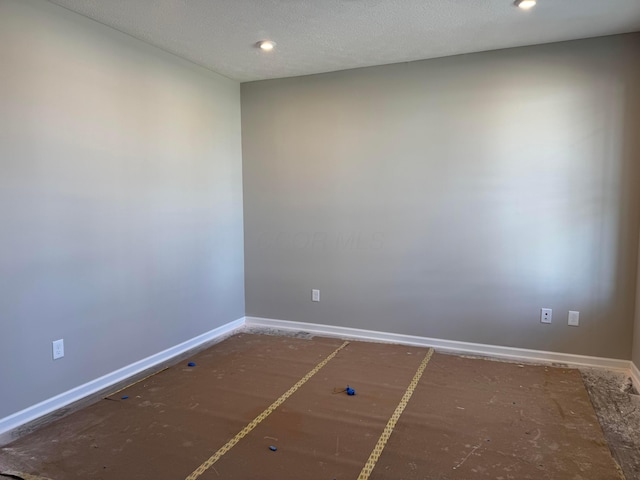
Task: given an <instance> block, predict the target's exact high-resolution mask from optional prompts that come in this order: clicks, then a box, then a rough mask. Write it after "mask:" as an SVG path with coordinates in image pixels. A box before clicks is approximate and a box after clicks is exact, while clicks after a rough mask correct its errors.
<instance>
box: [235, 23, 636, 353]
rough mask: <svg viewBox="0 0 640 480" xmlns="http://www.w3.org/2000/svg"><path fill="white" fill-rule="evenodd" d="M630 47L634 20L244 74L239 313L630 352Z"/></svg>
mask: <svg viewBox="0 0 640 480" xmlns="http://www.w3.org/2000/svg"><path fill="white" fill-rule="evenodd" d="M638 58H640V35H638V34H634V35H624V36H614V37H606V38H599V39H591V40H583V41H577V42H567V43H558V44H549V45H543V46H535V47H528V48H519V49H511V50H503V51H495V52H488V53H481V54H474V55H465V56H458V57H450V58H444V59H436V60H428V61H422V62H413V63H407V64H397V65H389V66H382V67H374V68H366V69H359V70H351V71H344V72H338V73H331V74H324V75H315V76H308V77H299V78H291V79H283V80H273V81H262V82H254V83H245V84H242V89H241V91H242V130H243V133H242V136H243V171H244V175H243V179H244V192H245V195H244V218H245V282H246V284H245V287H246V313H247V315H249V316H261V317H270V318H278V319H284V320H295V321H305V322H313V323H325V324H331V325H338V326H348V327H355V328H363V329H371V330H382V331H389V332H395V333H402V334H411V335H422V336H427V337H438V338H443V339H451V340H459V341H469V342H479V343H487V344H495V345H505V346H512V347H523V348H533V349H541V350H551V351H558V352H565V353H574V354H586V355H595V356H603V357H611V358H619V359H629V358H631V348H632V330H633V317H634V304H635V295H636V265H637V261H636V259H637V255H638V219H639V206H640V202H639V198H638V195H639V192H640V169H639V163H640V162H639V153H640V152H639V148H638V144H637V142H636V138H637V137H638V131H640V119H639V116H640V111H639V109H638V108H637V105H638V95H639V91H638V89H640V62H639V61H638ZM312 288H318V289H320V291H321V301H320V302H319V303H313V302H311V295H310V290H311V289H312ZM541 307H549V308H553V313H554V318H553V323H552V324H551V325H543V324H541V323H540V320H539V318H540V308H541ZM569 310H578V311H580V321H581V326H580V327H579V328H575V327H569V326H567V315H568V311H569Z"/></svg>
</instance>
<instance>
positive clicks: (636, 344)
mask: <svg viewBox="0 0 640 480" xmlns="http://www.w3.org/2000/svg"><path fill="white" fill-rule="evenodd" d="M639 161H640V159H639ZM632 360H633V363H635V365H636V367H637V368H638V369H640V238H639V239H638V280H637V284H636V317H635V324H634V327H633V356H632Z"/></svg>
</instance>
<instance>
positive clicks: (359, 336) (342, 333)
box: [245, 317, 631, 372]
mask: <svg viewBox="0 0 640 480" xmlns="http://www.w3.org/2000/svg"><path fill="white" fill-rule="evenodd" d="M245 318H246V326H247V328H252V327H253V328H256V327H257V328H259V327H264V328H275V329H282V330H295V331H303V332H310V333H316V334H318V335H325V336H330V337H339V338H345V339H354V340H366V341H374V342H389V343H396V344H402V345H414V346H422V347H433V348H435V349H436V350H440V351H446V352H454V353H463V354H467V355H469V354H470V355H481V356H490V357H495V358H501V359H506V360H512V361H526V362H536V363H545V364H548V363H560V364H564V365H571V366H575V367H596V368H606V369H609V370H619V371H625V372H628V371H629V365H630V363H631V362H630V361H629V360H618V359H615V358H601V357H590V356H586V355H574V354H570V353H558V352H545V351H542V350H528V349H524V348H513V347H502V346H497V345H485V344H481V343H469V342H458V341H455V340H442V339H438V338H429V337H419V336H415V335H403V334H399V333H388V332H378V331H373V330H362V329H359V328H348V327H336V326H333V325H321V324H315V323H304V322H293V321H289V320H277V319H272V318H261V317H245Z"/></svg>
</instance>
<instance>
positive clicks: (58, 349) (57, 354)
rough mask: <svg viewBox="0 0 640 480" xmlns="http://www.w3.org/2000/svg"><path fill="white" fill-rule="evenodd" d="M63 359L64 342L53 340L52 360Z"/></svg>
mask: <svg viewBox="0 0 640 480" xmlns="http://www.w3.org/2000/svg"><path fill="white" fill-rule="evenodd" d="M62 357H64V340H63V339H60V340H55V341H54V342H53V359H54V360H57V359H59V358H62Z"/></svg>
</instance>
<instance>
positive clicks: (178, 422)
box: [0, 334, 622, 480]
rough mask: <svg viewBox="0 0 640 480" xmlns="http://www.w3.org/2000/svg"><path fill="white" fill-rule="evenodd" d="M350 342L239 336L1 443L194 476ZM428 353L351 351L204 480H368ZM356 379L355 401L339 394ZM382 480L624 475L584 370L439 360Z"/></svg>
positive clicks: (385, 459) (134, 471)
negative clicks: (363, 478)
mask: <svg viewBox="0 0 640 480" xmlns="http://www.w3.org/2000/svg"><path fill="white" fill-rule="evenodd" d="M342 343H343V342H342V341H341V340H338V339H327V338H318V337H316V338H313V339H302V338H294V337H277V336H267V335H252V334H240V335H237V336H234V337H232V338H230V339H228V340H225V341H224V342H221V343H219V344H217V345H215V346H213V347H212V348H210V349H208V350H206V351H204V352H201V353H199V354H197V355H196V356H194V357H193V358H192V359H190V360H191V361H193V362H195V363H196V366H195V367H188V366H187V364H186V361H185V362H182V363H181V364H180V365H176V366H174V367H172V368H170V369H168V370H165V371H163V372H161V373H159V374H157V375H155V376H153V377H150V378H148V379H145V380H144V381H142V382H139V383H137V384H134V385H132V386H130V387H128V388H126V389H125V390H123V391H121V392H118V393H117V394H114V395H112V396H111V397H109V399H105V400H102V401H100V402H99V403H96V404H94V405H92V406H90V407H88V408H86V409H84V410H82V411H79V412H76V413H74V414H72V415H70V416H68V417H66V418H63V419H61V420H59V421H57V422H54V423H52V424H50V425H48V426H46V427H44V428H42V429H40V430H38V431H36V432H34V433H32V434H30V435H27V436H25V437H23V438H21V439H19V440H17V441H16V442H13V443H12V444H10V445H8V446H6V447H5V448H2V449H0V472H2V471H8V470H10V471H15V472H25V473H26V474H31V475H39V476H43V477H47V478H50V479H52V480H63V479H105V480H106V479H126V480H136V479H153V480H162V479H171V480H184V479H185V478H187V476H189V475H190V474H191V473H192V472H193V471H194V470H196V469H197V468H198V466H200V465H201V464H202V463H203V462H205V461H206V460H207V459H208V458H209V457H211V455H212V454H214V453H215V452H216V451H217V450H218V449H219V448H220V447H222V446H223V445H224V444H225V443H226V442H228V441H229V440H230V439H231V438H233V437H234V436H235V435H236V434H238V432H240V431H241V430H242V429H243V428H244V427H245V426H246V425H247V424H249V422H251V421H252V420H253V419H254V418H256V417H257V416H258V415H259V414H260V413H261V412H263V411H264V410H265V409H266V408H267V407H269V405H271V404H272V402H274V401H275V400H276V399H277V398H279V397H280V396H281V395H282V394H283V393H285V392H286V391H287V390H288V389H289V388H290V387H292V386H293V385H294V384H296V382H298V381H299V380H300V379H301V378H302V377H304V375H305V374H307V372H309V371H310V370H312V369H313V368H314V367H315V366H316V365H318V363H320V362H321V361H322V360H323V359H325V358H326V357H327V356H328V355H329V354H331V353H332V352H333V351H335V350H336V349H337V348H338V347H339V346H340V345H341V344H342ZM427 351H428V350H427V349H424V348H418V347H407V346H400V345H388V344H376V343H364V342H350V343H349V345H347V347H345V348H344V349H342V350H341V351H340V352H339V353H338V354H337V355H336V356H335V357H334V358H333V359H331V360H330V361H329V362H328V363H327V364H326V365H325V366H324V367H323V368H322V369H320V370H319V371H318V372H317V373H316V374H315V375H314V376H312V377H311V378H310V379H309V380H308V381H307V382H306V383H304V384H303V385H302V386H300V388H299V389H298V390H297V391H295V393H293V394H292V395H291V396H290V398H288V399H287V400H286V401H285V402H284V403H283V404H282V405H280V406H279V407H278V408H277V409H276V410H275V411H273V413H271V415H269V416H268V417H266V418H265V419H264V420H262V421H261V422H260V423H259V424H257V426H255V428H254V429H253V430H251V431H250V432H248V433H247V434H246V436H244V437H243V438H242V439H241V440H240V441H239V442H238V443H237V444H236V445H235V446H234V447H233V448H232V449H231V450H229V451H228V452H227V453H226V454H225V455H223V456H222V457H221V458H220V459H219V460H218V461H217V462H216V463H214V464H213V465H212V466H211V467H210V468H208V469H207V470H206V471H205V472H204V473H202V475H200V476H199V478H201V479H203V480H207V479H209V480H211V479H255V480H259V479H265V480H266V479H274V480H275V479H277V480H293V479H296V480H300V479H318V480H320V479H322V480H334V479H335V480H343V479H353V480H355V479H357V478H358V476H359V474H360V472H361V470H362V468H363V466H364V464H365V462H366V461H367V459H368V458H369V455H370V454H371V451H372V450H373V448H374V446H375V445H376V443H377V442H378V439H379V437H380V434H381V433H382V432H383V429H384V427H385V425H386V424H387V422H388V420H389V418H390V417H391V415H392V414H393V412H394V410H395V409H396V407H397V405H398V403H399V402H400V400H401V398H402V396H403V395H404V393H405V391H406V389H407V387H408V386H409V383H410V382H411V379H412V378H413V376H414V374H415V373H416V370H417V369H418V367H419V365H420V363H421V362H422V361H423V359H424V358H425V355H426V354H427ZM347 385H350V386H351V387H352V388H354V389H355V390H356V395H354V396H348V395H347V394H346V393H344V392H340V393H334V389H338V390H341V389H343V388H345V387H346V386H347ZM125 395H126V396H128V398H127V399H122V397H123V396H125ZM269 446H275V447H277V450H276V451H272V450H270V449H269ZM0 478H2V477H0ZM370 478H371V479H372V480H382V479H429V480H431V479H433V480H435V479H439V480H448V479H452V480H453V479H460V480H462V479H475V478H486V479H496V480H507V479H536V480H538V479H559V480H562V479H567V480H581V479H584V480H587V479H588V480H593V479H598V480H619V479H620V478H622V477H621V476H620V473H619V470H618V468H617V466H616V464H615V462H614V461H613V458H612V456H611V454H610V451H609V448H608V446H607V444H606V442H605V440H604V437H603V434H602V431H601V429H600V426H599V424H598V421H597V419H596V416H595V413H594V411H593V407H592V406H591V403H590V400H589V397H588V395H587V392H586V390H585V388H584V385H583V383H582V380H581V377H580V374H579V372H578V371H577V370H571V369H563V368H553V367H544V366H530V365H527V366H519V365H516V364H510V363H502V362H494V361H489V360H483V359H471V358H463V357H458V356H453V355H444V354H438V353H436V354H434V355H433V356H432V357H431V360H430V362H429V363H428V365H427V367H426V369H425V371H424V374H423V376H422V378H421V380H420V381H419V382H418V384H417V387H416V389H415V392H414V393H413V396H412V397H411V400H410V401H409V403H408V405H407V407H406V409H405V411H404V413H403V414H402V415H401V416H400V418H399V421H398V423H397V425H396V426H395V429H394V431H393V433H392V435H391V437H390V439H389V441H388V443H387V445H386V447H385V448H384V450H383V452H382V454H381V456H380V458H379V460H378V462H377V464H376V466H375V468H374V470H373V472H372V474H371V476H370Z"/></svg>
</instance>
